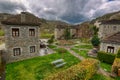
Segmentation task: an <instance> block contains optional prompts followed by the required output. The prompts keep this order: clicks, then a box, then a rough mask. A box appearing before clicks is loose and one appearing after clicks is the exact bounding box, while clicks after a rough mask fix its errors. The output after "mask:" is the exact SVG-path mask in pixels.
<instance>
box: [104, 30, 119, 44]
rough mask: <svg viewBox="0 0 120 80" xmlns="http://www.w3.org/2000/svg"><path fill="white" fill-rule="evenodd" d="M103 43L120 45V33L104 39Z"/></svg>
mask: <svg viewBox="0 0 120 80" xmlns="http://www.w3.org/2000/svg"><path fill="white" fill-rule="evenodd" d="M102 42H106V43H115V44H118V43H120V32H118V33H116V34H114V35H112V36H109V37H107V38H105V39H103V40H102Z"/></svg>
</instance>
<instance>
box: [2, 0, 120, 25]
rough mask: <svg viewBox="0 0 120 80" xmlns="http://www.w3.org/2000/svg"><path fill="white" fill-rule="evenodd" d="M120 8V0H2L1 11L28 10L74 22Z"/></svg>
mask: <svg viewBox="0 0 120 80" xmlns="http://www.w3.org/2000/svg"><path fill="white" fill-rule="evenodd" d="M119 10H120V0H0V13H5V12H7V13H20V12H21V11H28V12H31V13H33V14H35V15H36V16H39V17H40V18H45V19H48V20H62V21H65V22H69V23H72V24H75V23H80V22H83V21H88V20H91V19H93V18H96V17H98V16H101V15H103V14H106V13H110V12H114V11H119Z"/></svg>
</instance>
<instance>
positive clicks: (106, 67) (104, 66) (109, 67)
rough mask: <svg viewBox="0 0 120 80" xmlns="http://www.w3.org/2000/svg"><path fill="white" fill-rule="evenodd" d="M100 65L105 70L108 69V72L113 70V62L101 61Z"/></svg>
mask: <svg viewBox="0 0 120 80" xmlns="http://www.w3.org/2000/svg"><path fill="white" fill-rule="evenodd" d="M100 67H101V68H102V69H104V70H105V71H107V72H111V67H112V65H111V64H107V63H104V62H101V63H100Z"/></svg>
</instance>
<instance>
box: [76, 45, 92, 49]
mask: <svg viewBox="0 0 120 80" xmlns="http://www.w3.org/2000/svg"><path fill="white" fill-rule="evenodd" d="M75 48H82V49H92V48H93V46H92V45H79V46H75Z"/></svg>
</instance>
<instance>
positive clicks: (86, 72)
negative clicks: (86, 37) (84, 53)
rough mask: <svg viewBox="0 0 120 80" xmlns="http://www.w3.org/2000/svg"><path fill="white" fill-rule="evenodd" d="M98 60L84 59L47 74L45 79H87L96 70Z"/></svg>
mask: <svg viewBox="0 0 120 80" xmlns="http://www.w3.org/2000/svg"><path fill="white" fill-rule="evenodd" d="M98 64H99V61H98V60H95V59H86V60H84V61H82V62H81V63H79V64H77V65H74V66H71V67H70V68H68V69H66V70H64V71H60V72H58V73H56V74H53V75H51V76H48V77H47V78H45V80H89V79H90V78H91V77H92V76H93V75H94V74H95V73H96V71H97V70H98Z"/></svg>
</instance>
